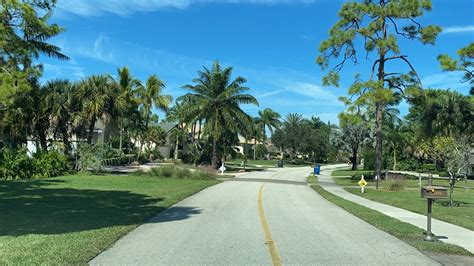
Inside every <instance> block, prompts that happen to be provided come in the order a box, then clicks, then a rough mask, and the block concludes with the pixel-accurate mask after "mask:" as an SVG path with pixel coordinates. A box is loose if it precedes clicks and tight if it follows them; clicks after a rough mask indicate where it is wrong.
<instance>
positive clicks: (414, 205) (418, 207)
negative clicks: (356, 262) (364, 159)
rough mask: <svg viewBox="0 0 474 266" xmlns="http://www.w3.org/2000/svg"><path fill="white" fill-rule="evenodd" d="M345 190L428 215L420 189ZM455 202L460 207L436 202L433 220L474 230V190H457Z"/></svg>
mask: <svg viewBox="0 0 474 266" xmlns="http://www.w3.org/2000/svg"><path fill="white" fill-rule="evenodd" d="M345 190H347V191H349V192H351V193H353V194H356V195H358V196H361V197H364V198H367V199H370V200H373V201H377V202H381V203H384V204H388V205H391V206H395V207H398V208H402V209H406V210H409V211H412V212H416V213H419V214H426V204H427V203H426V200H425V199H423V198H421V196H420V191H419V190H418V189H415V190H409V189H405V190H403V191H384V190H381V189H379V190H376V189H372V188H366V190H365V192H366V193H364V194H362V193H360V190H359V189H356V188H345ZM454 200H455V203H456V204H459V206H448V200H447V199H446V200H435V202H434V204H433V218H436V219H439V220H443V221H446V222H448V223H452V224H455V225H458V226H461V227H464V228H467V229H469V230H474V190H472V189H470V190H465V189H463V188H455V191H454Z"/></svg>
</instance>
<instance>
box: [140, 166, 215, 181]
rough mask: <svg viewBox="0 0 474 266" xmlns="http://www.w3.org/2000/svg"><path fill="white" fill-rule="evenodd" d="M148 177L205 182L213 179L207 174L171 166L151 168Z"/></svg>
mask: <svg viewBox="0 0 474 266" xmlns="http://www.w3.org/2000/svg"><path fill="white" fill-rule="evenodd" d="M147 174H148V175H149V176H154V177H160V178H178V179H194V180H207V179H212V178H213V177H212V176H211V175H209V174H208V173H206V172H204V171H201V170H194V171H191V170H189V169H185V168H182V167H177V166H173V165H166V166H160V167H156V168H152V169H151V170H150V171H149V172H148V173H147Z"/></svg>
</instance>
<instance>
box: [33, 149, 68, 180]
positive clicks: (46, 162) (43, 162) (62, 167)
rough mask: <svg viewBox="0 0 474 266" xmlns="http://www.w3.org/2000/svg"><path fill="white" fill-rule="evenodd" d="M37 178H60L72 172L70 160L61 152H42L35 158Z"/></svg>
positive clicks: (34, 174) (34, 165)
mask: <svg viewBox="0 0 474 266" xmlns="http://www.w3.org/2000/svg"><path fill="white" fill-rule="evenodd" d="M33 167H34V173H33V177H35V178H48V177H55V176H60V175H63V174H65V173H67V172H68V171H70V170H71V165H70V164H69V160H68V158H67V157H66V156H65V155H64V154H63V153H60V152H59V151H54V150H53V151H40V152H37V153H35V154H34V156H33Z"/></svg>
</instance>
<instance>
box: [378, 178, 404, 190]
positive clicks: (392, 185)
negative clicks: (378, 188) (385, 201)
mask: <svg viewBox="0 0 474 266" xmlns="http://www.w3.org/2000/svg"><path fill="white" fill-rule="evenodd" d="M405 186H406V182H405V180H402V179H390V180H387V181H385V182H384V183H383V188H384V189H385V190H387V191H402V190H404V189H405Z"/></svg>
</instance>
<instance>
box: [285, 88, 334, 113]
mask: <svg viewBox="0 0 474 266" xmlns="http://www.w3.org/2000/svg"><path fill="white" fill-rule="evenodd" d="M285 89H286V90H287V91H289V92H292V93H296V94H299V95H302V96H304V97H305V98H307V99H308V98H309V99H311V100H312V102H313V104H314V105H315V106H337V107H339V106H343V103H341V102H340V101H339V100H338V98H339V96H337V95H336V94H334V92H333V91H331V89H332V88H329V87H327V88H323V87H321V86H318V85H315V84H311V83H305V82H288V83H287V84H286V85H285Z"/></svg>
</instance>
